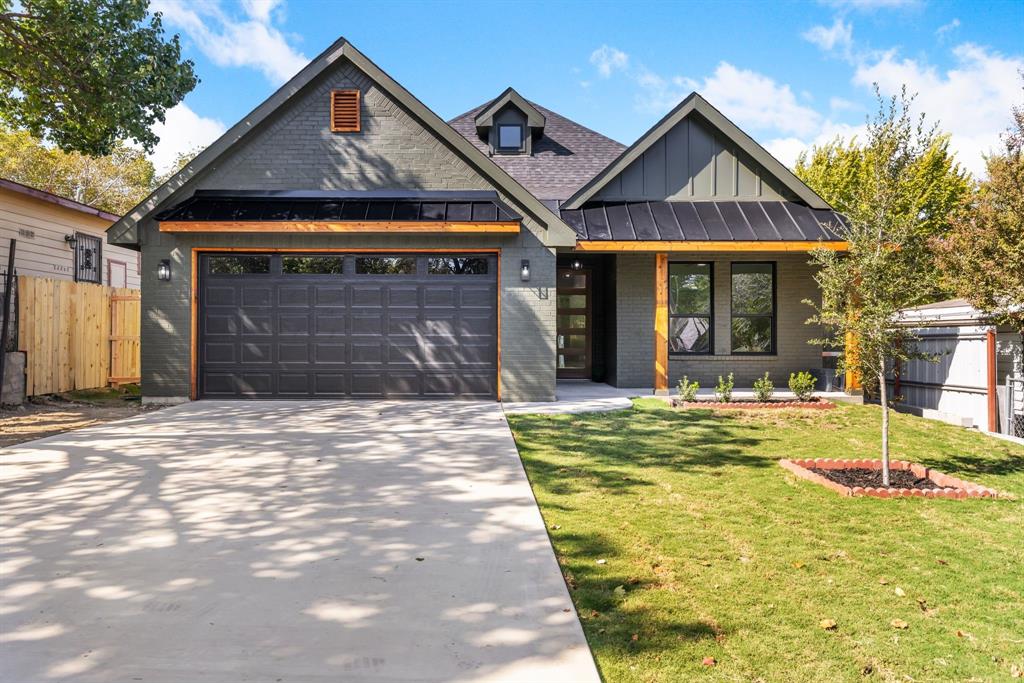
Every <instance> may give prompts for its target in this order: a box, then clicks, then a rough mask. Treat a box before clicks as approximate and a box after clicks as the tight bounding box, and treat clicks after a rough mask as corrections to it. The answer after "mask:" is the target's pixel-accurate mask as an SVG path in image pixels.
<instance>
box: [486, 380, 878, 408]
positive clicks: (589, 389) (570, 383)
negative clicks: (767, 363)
mask: <svg viewBox="0 0 1024 683" xmlns="http://www.w3.org/2000/svg"><path fill="white" fill-rule="evenodd" d="M676 395H677V394H676V390H675V388H673V389H672V390H671V391H670V392H669V393H667V394H664V395H658V396H655V394H654V389H651V388H647V389H643V388H620V387H613V386H611V385H608V384H602V383H600V382H591V381H589V380H577V379H570V380H561V381H559V382H558V385H557V386H556V387H555V400H554V401H548V402H536V403H503V404H502V406H503V408H504V410H505V413H506V414H508V415H518V414H523V413H535V414H544V415H558V414H567V413H601V412H607V411H611V410H628V409H630V408H632V407H633V401H632V400H631V399H634V398H656V399H659V400H662V401H665V402H666V403H667V402H669V401H671V400H672V399H673V398H675V397H676ZM732 395H733V398H734V399H735V400H742V399H753V398H754V390H753V389H744V388H739V389H735V390H733V392H732ZM814 395H815V396H818V397H821V398H824V399H826V400H829V401H840V402H844V403H858V404H859V403H863V402H864V399H863V397H862V396H851V395H849V394H845V393H843V392H841V391H816V392H814ZM774 396H775V398H777V399H788V400H794V399H796V395H795V394H794V393H793V392H792V391H787V390H778V391H776V392H775V394H774ZM697 397H698V398H699V399H700V400H702V401H711V400H714V398H715V390H714V389H709V388H704V389H701V390H699V391H698V392H697Z"/></svg>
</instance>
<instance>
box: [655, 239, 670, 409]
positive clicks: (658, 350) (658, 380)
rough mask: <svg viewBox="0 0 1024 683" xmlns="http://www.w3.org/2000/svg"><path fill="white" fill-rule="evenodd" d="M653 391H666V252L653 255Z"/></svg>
mask: <svg viewBox="0 0 1024 683" xmlns="http://www.w3.org/2000/svg"><path fill="white" fill-rule="evenodd" d="M654 393H656V394H667V393H668V254H666V253H659V254H655V256H654Z"/></svg>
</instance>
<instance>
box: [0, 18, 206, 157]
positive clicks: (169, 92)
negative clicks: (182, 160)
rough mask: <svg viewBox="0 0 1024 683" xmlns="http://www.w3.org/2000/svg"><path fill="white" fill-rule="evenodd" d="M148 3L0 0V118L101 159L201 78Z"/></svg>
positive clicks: (146, 128)
mask: <svg viewBox="0 0 1024 683" xmlns="http://www.w3.org/2000/svg"><path fill="white" fill-rule="evenodd" d="M148 5H149V3H148V0H0V119H2V120H4V121H6V122H7V123H8V124H9V125H12V126H14V127H16V128H24V129H27V130H28V131H30V132H31V133H32V134H33V135H34V136H35V137H37V138H45V139H46V140H47V141H49V142H52V143H53V144H55V145H57V146H58V147H60V148H61V149H63V150H65V151H78V152H82V153H84V154H90V155H93V156H104V155H107V154H111V153H112V152H114V151H115V149H116V147H117V145H118V142H119V141H121V140H127V139H132V140H135V141H137V142H138V143H139V144H141V145H142V147H143V148H144V149H145V150H146V151H152V149H153V146H154V145H155V144H156V143H157V137H156V135H154V134H153V132H152V127H153V124H154V123H156V122H158V121H161V122H162V121H163V120H164V112H165V111H166V110H167V109H169V108H170V107H173V106H174V105H175V104H177V103H178V102H180V101H181V99H182V98H183V97H184V96H185V95H186V94H187V93H188V92H189V91H191V90H192V89H193V88H194V87H195V86H196V83H197V82H198V81H197V79H196V76H195V73H194V72H193V69H192V67H193V64H192V62H191V61H189V60H185V61H181V47H180V45H179V42H178V36H176V35H175V36H173V37H171V38H170V40H167V41H165V40H164V33H163V27H162V24H161V19H160V14H159V13H156V14H154V15H153V16H148V14H147V12H148Z"/></svg>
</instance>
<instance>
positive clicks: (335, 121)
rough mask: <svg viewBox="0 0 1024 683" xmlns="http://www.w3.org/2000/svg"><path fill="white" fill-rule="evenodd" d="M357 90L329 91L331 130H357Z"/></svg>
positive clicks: (337, 131)
mask: <svg viewBox="0 0 1024 683" xmlns="http://www.w3.org/2000/svg"><path fill="white" fill-rule="evenodd" d="M359 123H360V121H359V91H358V90H332V91H331V132H332V133H358V132H359Z"/></svg>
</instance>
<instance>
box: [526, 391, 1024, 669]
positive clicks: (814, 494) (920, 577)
mask: <svg viewBox="0 0 1024 683" xmlns="http://www.w3.org/2000/svg"><path fill="white" fill-rule="evenodd" d="M509 422H510V423H511V425H512V429H513V432H514V433H515V437H516V441H517V443H518V445H519V452H520V453H521V454H522V457H523V462H524V463H525V464H526V469H527V472H528V473H529V476H530V481H531V482H532V484H533V489H534V492H535V493H536V495H537V499H538V501H539V502H540V506H541V510H542V511H543V513H544V519H545V521H546V523H547V525H548V529H549V533H550V535H551V539H552V541H553V543H554V546H555V549H556V552H557V554H558V558H559V561H560V562H561V564H562V569H563V571H564V573H565V577H566V581H567V582H568V584H569V586H570V589H571V592H572V596H573V600H574V601H575V603H576V607H577V609H578V610H579V613H580V617H581V619H582V621H583V628H584V630H585V631H586V634H587V639H588V640H589V642H590V646H591V648H592V649H593V651H594V655H595V657H596V658H597V663H598V665H599V667H600V669H601V673H602V675H603V676H604V678H605V680H606V681H609V682H618V681H683V680H688V679H690V678H696V677H701V678H706V679H711V680H729V681H753V680H764V681H812V680H813V681H843V680H908V681H909V680H916V681H929V680H932V681H934V680H981V681H996V680H1010V679H1011V677H1012V676H1014V675H1021V674H1020V673H1019V672H1020V671H1022V670H1024V447H1020V446H1016V445H1012V444H1009V443H1007V442H1005V441H1000V440H996V439H993V438H989V437H985V436H983V435H980V434H977V433H973V432H969V431H967V430H964V429H959V428H955V427H951V426H948V425H944V424H940V423H937V422H933V421H929V420H924V419H920V418H915V417H911V416H906V415H894V416H893V425H892V444H893V445H892V448H893V457H894V458H900V459H907V460H915V461H917V462H921V463H924V464H926V465H930V466H933V467H935V468H936V469H939V470H941V471H943V472H946V473H949V474H952V475H954V476H959V477H961V478H964V479H968V480H971V481H976V482H979V483H983V484H987V485H989V486H992V487H994V488H996V489H998V490H1000V491H1006V492H1009V493H1012V494H1013V495H1014V496H1016V499H1015V500H998V501H992V500H968V501H946V500H924V499H901V500H879V499H874V498H844V497H841V496H839V495H837V494H835V493H833V492H832V491H829V490H827V489H824V488H822V487H820V486H817V485H815V484H811V483H808V482H805V481H801V480H797V479H796V478H794V477H793V476H792V475H791V474H789V473H788V472H786V471H785V470H783V469H782V468H781V467H779V466H778V465H777V463H776V461H777V460H778V459H779V458H783V457H873V456H874V455H875V454H876V452H877V444H878V441H879V437H878V422H879V411H878V408H877V407H874V406H840V407H839V408H838V409H836V410H834V411H821V412H805V413H798V412H793V411H784V412H777V411H776V412H758V413H740V412H724V413H711V412H709V411H703V410H702V411H686V412H683V411H675V410H672V409H670V408H669V407H668V406H667V405H665V404H664V403H662V402H660V401H657V400H653V399H647V400H641V401H637V402H636V404H635V409H634V410H632V411H622V412H615V413H595V414H587V415H556V416H541V415H521V416H509ZM598 560H605V562H604V563H599V562H598ZM897 589H899V590H897ZM897 593H902V595H898V594H897ZM826 619H831V620H834V621H835V622H836V625H837V627H836V628H835V629H834V630H825V629H823V628H822V627H821V622H822V620H826ZM894 619H900V620H903V621H905V622H907V624H909V626H908V627H907V628H906V629H896V628H894V627H893V626H892V625H891V622H892V621H893V620H894ZM704 657H714V658H715V659H716V660H717V662H718V663H717V665H716V666H714V667H707V666H704V665H702V659H703V658H704Z"/></svg>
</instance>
